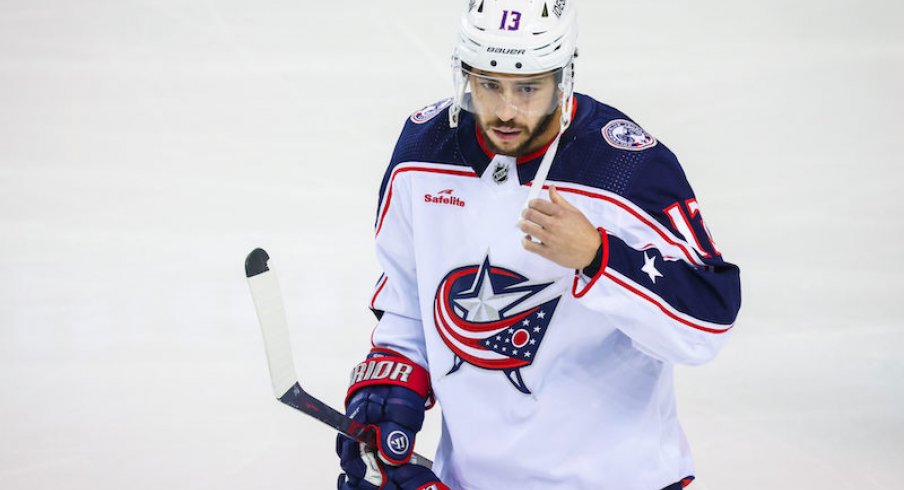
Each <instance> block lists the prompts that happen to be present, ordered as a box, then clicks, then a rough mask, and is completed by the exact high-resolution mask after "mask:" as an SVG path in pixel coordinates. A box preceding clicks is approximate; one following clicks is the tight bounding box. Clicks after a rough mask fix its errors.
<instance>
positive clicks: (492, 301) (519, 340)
mask: <svg viewBox="0 0 904 490" xmlns="http://www.w3.org/2000/svg"><path fill="white" fill-rule="evenodd" d="M552 284H553V283H534V282H531V281H530V280H528V279H527V278H526V277H524V276H523V275H521V274H518V273H517V272H514V271H511V270H508V269H504V268H501V267H495V266H493V265H491V264H490V259H489V257H486V258H485V259H484V261H483V264H481V265H480V266H477V265H471V266H466V267H460V268H458V269H455V270H453V271H452V272H450V273H448V274H447V275H446V277H444V278H443V280H442V281H440V283H439V287H437V289H436V297H435V299H434V310H433V315H434V320H435V322H436V329H437V331H438V332H439V335H440V337H441V338H442V339H443V341H444V342H445V343H446V345H447V346H448V347H449V349H451V350H452V352H453V353H454V354H455V359H454V361H453V365H452V369H450V370H449V373H448V374H452V373H454V372H456V371H458V370H459V369H460V368H461V366H462V365H463V364H464V363H467V364H470V365H472V366H475V367H478V368H481V369H488V370H494V371H502V372H503V373H504V374H505V375H506V377H507V378H508V380H509V381H510V382H511V383H512V385H513V386H514V387H515V388H517V389H518V390H519V391H521V392H522V393H527V394H530V390H529V389H528V388H527V386H525V385H524V380H523V379H522V377H521V371H520V370H521V369H522V368H524V367H527V366H530V365H531V364H532V363H533V361H534V359H535V358H536V356H537V350H538V349H539V348H540V344H541V343H542V342H543V337H544V336H545V335H546V330H547V328H548V327H549V324H550V322H551V320H552V317H553V313H555V311H556V306H558V304H559V299H561V297H562V292H561V291H552V288H550V287H549V286H551V285H552Z"/></svg>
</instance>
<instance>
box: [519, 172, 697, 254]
mask: <svg viewBox="0 0 904 490" xmlns="http://www.w3.org/2000/svg"><path fill="white" fill-rule="evenodd" d="M527 185H533V182H528V184H527ZM543 188H544V189H548V188H549V186H548V185H544V186H543ZM556 189H557V190H559V191H562V192H571V193H573V194H579V195H582V196H586V197H592V198H594V199H600V200H603V201H607V202H611V203H612V204H615V205H616V206H618V207H620V208H622V209H624V210H625V211H627V212H629V213H631V214H632V215H633V216H634V217H635V218H637V219H638V220H639V221H640V222H641V223H643V224H645V225H647V226H648V227H650V228H652V229H653V231H655V232H656V234H657V235H659V236H660V237H661V238H662V239H663V240H665V241H666V242H667V243H669V244H671V245H674V246H676V247H678V248H680V249H681V251H682V252H684V256H685V257H687V260H688V261H689V262H690V263H692V264H694V265H703V264H701V263H700V262H699V261H698V260H696V258H695V257H694V254H693V252H692V251H691V250H689V249H688V246H686V245H685V244H683V243H680V242H676V241H675V240H672V239H671V238H669V236H668V235H666V233H665V232H664V231H662V230H661V229H660V228H659V227H658V226H656V224H654V223H653V222H651V221H650V220H648V219H647V218H645V217H644V216H642V215H641V214H640V213H638V212H637V211H635V210H633V209H631V207H630V206H628V205H627V204H625V203H623V202H621V201H619V200H617V199H615V198H613V197H610V196H604V195H602V194H596V193H593V192H590V191H585V190H582V189H573V188H571V187H559V186H558V185H556ZM657 224H658V223H657Z"/></svg>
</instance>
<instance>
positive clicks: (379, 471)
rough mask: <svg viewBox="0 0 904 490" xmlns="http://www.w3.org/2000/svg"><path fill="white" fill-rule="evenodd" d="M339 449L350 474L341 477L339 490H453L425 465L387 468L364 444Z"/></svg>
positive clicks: (341, 445)
mask: <svg viewBox="0 0 904 490" xmlns="http://www.w3.org/2000/svg"><path fill="white" fill-rule="evenodd" d="M339 437H340V440H341V439H345V440H346V441H348V440H349V439H346V438H345V437H344V436H339ZM336 449H337V451H339V457H340V459H341V460H342V463H343V464H342V467H343V468H346V466H348V468H346V471H347V472H348V473H343V474H341V475H339V486H338V487H339V490H450V489H449V487H447V486H446V485H445V484H443V482H441V481H439V478H437V477H436V475H435V474H434V473H433V472H432V471H430V470H429V469H427V468H425V467H423V466H418V465H416V464H411V463H407V464H404V465H402V466H391V465H384V464H383V463H382V462H380V461H379V460H378V459H377V457H376V456H375V455H374V452H373V450H371V449H370V448H368V447H367V446H365V445H364V444H358V443H354V444H342V443H341V441H340V442H339V444H337V447H336Z"/></svg>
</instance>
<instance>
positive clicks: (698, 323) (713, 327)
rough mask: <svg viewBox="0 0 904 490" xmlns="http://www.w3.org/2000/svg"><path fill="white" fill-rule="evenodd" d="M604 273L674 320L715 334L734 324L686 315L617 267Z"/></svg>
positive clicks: (728, 328) (723, 331)
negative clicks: (624, 274)
mask: <svg viewBox="0 0 904 490" xmlns="http://www.w3.org/2000/svg"><path fill="white" fill-rule="evenodd" d="M603 275H604V276H606V277H608V278H609V279H611V280H612V282H614V283H616V284H618V285H619V286H621V287H623V288H625V289H627V290H628V291H631V292H632V293H634V294H636V295H637V296H639V297H641V298H642V299H644V300H646V301H648V302H650V303H652V304H653V305H654V306H656V307H657V308H659V310H661V311H662V312H663V313H665V315H666V316H667V317H669V318H671V319H672V320H675V321H676V322H678V323H681V324H684V325H687V326H688V327H691V328H695V329H697V330H702V331H704V332H709V333H713V334H722V333H725V332H727V331H729V330H731V328H732V327H733V326H734V325H720V324H718V323H711V322H705V321H703V320H700V319H697V318H694V317H692V316H690V315H686V314H684V313H681V312H680V311H678V310H676V309H674V308H673V307H672V306H670V305H669V304H668V303H666V301H665V300H663V299H662V298H660V297H659V296H657V295H655V294H653V293H652V292H650V291H648V290H646V289H644V288H643V287H641V286H639V285H638V284H636V283H634V282H633V281H631V280H630V279H628V278H627V277H625V276H623V275H621V274H619V273H618V272H616V271H615V269H611V268H606V270H605V272H603Z"/></svg>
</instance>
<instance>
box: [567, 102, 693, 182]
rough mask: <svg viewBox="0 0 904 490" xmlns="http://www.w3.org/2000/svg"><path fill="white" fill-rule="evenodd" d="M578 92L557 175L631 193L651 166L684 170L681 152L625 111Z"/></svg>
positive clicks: (569, 179) (568, 180)
mask: <svg viewBox="0 0 904 490" xmlns="http://www.w3.org/2000/svg"><path fill="white" fill-rule="evenodd" d="M575 98H576V99H577V106H578V111H577V114H575V120H574V122H573V123H572V125H571V127H570V128H569V129H568V131H567V132H566V134H565V135H563V141H562V143H561V144H562V146H561V147H560V149H559V154H558V155H557V158H556V160H557V161H556V165H554V166H553V168H552V170H551V171H550V176H549V178H550V179H551V180H557V181H566V182H573V183H576V184H581V185H586V186H588V187H595V188H597V189H602V190H605V191H609V192H614V193H616V194H619V195H626V194H627V193H628V192H629V190H630V188H631V187H632V185H633V184H634V183H635V180H636V179H637V177H638V174H639V172H640V170H641V169H642V168H643V167H645V166H649V165H656V166H658V165H666V166H669V167H676V168H678V169H679V170H680V166H679V165H678V160H677V159H676V158H675V155H674V154H672V152H671V151H669V149H668V148H666V146H665V145H663V144H662V142H660V141H656V140H655V139H653V138H652V136H650V135H649V134H648V133H646V132H645V131H643V130H642V129H641V128H640V126H639V125H637V124H636V123H634V121H633V120H632V119H631V118H629V117H628V116H627V115H625V114H624V113H623V112H621V111H619V110H618V109H615V108H614V107H611V106H608V105H606V104H603V103H602V102H599V101H597V100H594V99H593V98H591V97H588V96H586V95H583V94H575ZM644 138H647V139H646V140H645V139H644ZM632 142H633V145H632V144H631V143H632Z"/></svg>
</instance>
